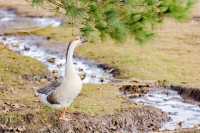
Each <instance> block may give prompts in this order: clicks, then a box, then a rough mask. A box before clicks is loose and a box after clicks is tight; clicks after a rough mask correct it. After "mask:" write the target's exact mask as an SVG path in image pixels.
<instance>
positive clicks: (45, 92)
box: [38, 37, 85, 120]
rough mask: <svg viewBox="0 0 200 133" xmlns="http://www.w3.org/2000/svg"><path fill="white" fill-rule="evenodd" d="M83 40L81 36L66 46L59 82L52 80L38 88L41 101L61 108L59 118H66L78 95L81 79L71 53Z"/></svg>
mask: <svg viewBox="0 0 200 133" xmlns="http://www.w3.org/2000/svg"><path fill="white" fill-rule="evenodd" d="M84 42H85V40H84V39H83V38H80V37H79V38H77V39H75V40H73V41H71V42H70V43H69V45H68V47H67V52H66V63H65V75H64V78H63V81H62V82H61V83H58V82H54V83H52V84H50V85H48V86H47V87H45V88H42V89H40V90H38V95H39V97H40V99H41V101H42V102H43V103H45V104H46V105H48V106H49V107H52V108H55V109H63V108H64V111H63V112H62V113H61V116H60V119H63V120H66V118H65V112H66V111H67V107H69V106H70V105H71V103H72V102H73V101H74V99H75V98H76V97H77V96H78V94H79V93H80V91H81V88H82V81H81V79H80V77H79V75H78V73H77V72H76V70H75V67H74V64H73V53H74V49H75V48H76V47H77V46H80V45H82V44H83V43H84Z"/></svg>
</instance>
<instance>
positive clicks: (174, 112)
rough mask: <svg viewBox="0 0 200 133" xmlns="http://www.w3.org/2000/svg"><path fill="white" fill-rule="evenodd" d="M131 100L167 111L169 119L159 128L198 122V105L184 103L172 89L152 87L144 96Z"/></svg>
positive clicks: (199, 113)
mask: <svg viewBox="0 0 200 133" xmlns="http://www.w3.org/2000/svg"><path fill="white" fill-rule="evenodd" d="M131 100H132V101H133V102H136V103H142V104H144V105H150V106H154V107H157V108H159V109H161V110H162V111H164V112H167V113H168V115H169V117H170V120H169V121H168V122H167V123H165V124H164V125H163V127H162V129H161V130H166V129H168V130H174V129H176V128H178V127H182V128H192V127H193V126H195V125H196V126H197V125H199V124H200V107H199V105H194V104H190V103H186V102H185V101H184V99H183V98H182V97H181V96H180V95H179V94H178V93H177V92H176V91H174V90H169V89H154V90H152V91H150V92H148V93H147V94H146V95H145V96H143V97H139V98H134V99H131Z"/></svg>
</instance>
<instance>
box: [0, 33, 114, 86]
mask: <svg viewBox="0 0 200 133" xmlns="http://www.w3.org/2000/svg"><path fill="white" fill-rule="evenodd" d="M0 42H3V44H4V45H6V46H7V47H8V48H9V49H11V50H13V51H15V52H17V53H20V54H22V55H25V56H30V57H32V58H35V59H37V60H39V61H41V62H42V63H44V64H45V65H47V66H48V68H49V70H50V71H57V72H58V73H59V75H61V76H64V64H65V49H66V45H64V44H56V42H50V41H48V39H46V38H44V37H39V36H0ZM55 45H56V46H58V47H57V48H56V49H57V51H56V50H55ZM47 46H49V47H47ZM59 47H60V48H59ZM74 65H75V67H76V69H77V71H78V72H79V74H80V75H82V76H84V77H85V78H84V80H83V82H84V83H96V84H97V83H106V82H109V81H110V80H111V79H112V77H113V76H112V74H111V73H109V72H107V71H106V70H103V69H102V68H99V67H98V65H96V64H95V63H93V62H91V61H87V60H84V59H79V58H74Z"/></svg>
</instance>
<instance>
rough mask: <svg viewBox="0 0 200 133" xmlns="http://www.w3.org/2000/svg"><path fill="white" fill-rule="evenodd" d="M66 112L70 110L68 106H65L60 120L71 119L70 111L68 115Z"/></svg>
mask: <svg viewBox="0 0 200 133" xmlns="http://www.w3.org/2000/svg"><path fill="white" fill-rule="evenodd" d="M66 112H68V111H67V108H64V110H63V112H61V113H60V116H59V120H63V121H70V120H71V118H70V115H69V113H67V114H68V115H67V116H66Z"/></svg>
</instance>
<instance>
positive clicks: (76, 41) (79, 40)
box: [70, 37, 87, 47]
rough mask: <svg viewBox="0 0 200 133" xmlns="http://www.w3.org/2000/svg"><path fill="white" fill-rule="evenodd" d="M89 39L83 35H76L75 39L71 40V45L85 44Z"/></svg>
mask: <svg viewBox="0 0 200 133" xmlns="http://www.w3.org/2000/svg"><path fill="white" fill-rule="evenodd" d="M85 42H87V40H86V39H85V38H83V37H76V38H75V39H74V40H73V41H71V42H70V44H71V45H74V46H75V47H77V46H80V45H83V44H84V43H85Z"/></svg>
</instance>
